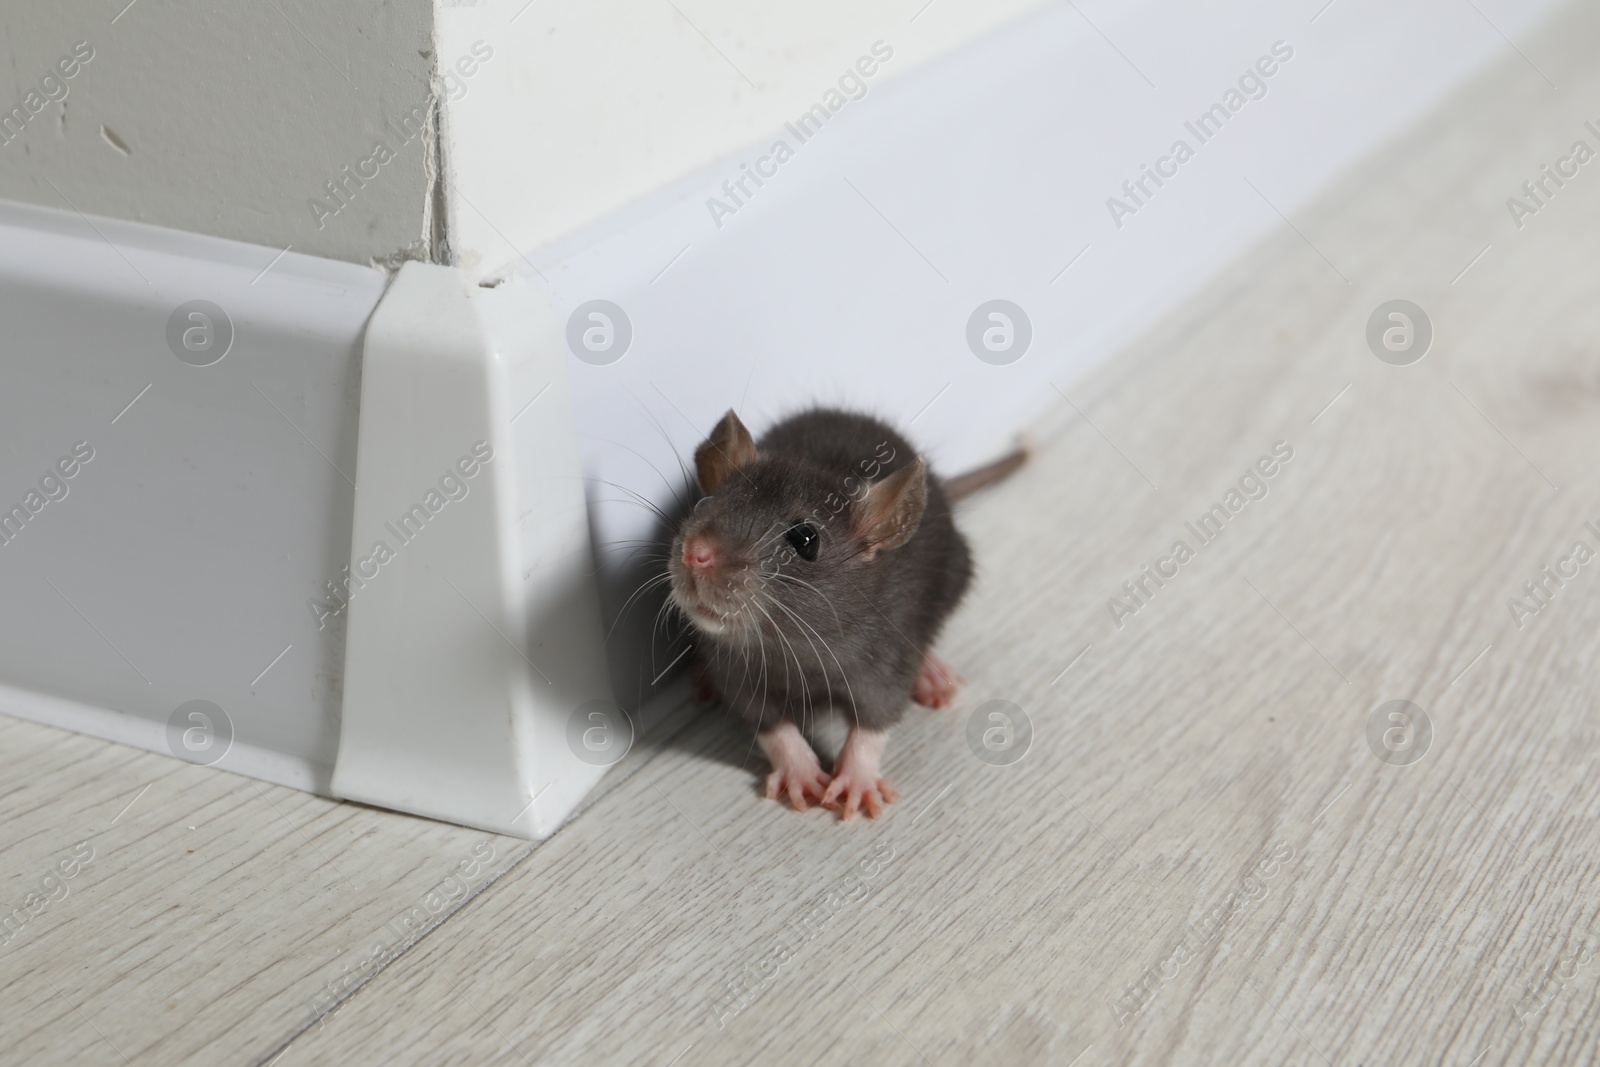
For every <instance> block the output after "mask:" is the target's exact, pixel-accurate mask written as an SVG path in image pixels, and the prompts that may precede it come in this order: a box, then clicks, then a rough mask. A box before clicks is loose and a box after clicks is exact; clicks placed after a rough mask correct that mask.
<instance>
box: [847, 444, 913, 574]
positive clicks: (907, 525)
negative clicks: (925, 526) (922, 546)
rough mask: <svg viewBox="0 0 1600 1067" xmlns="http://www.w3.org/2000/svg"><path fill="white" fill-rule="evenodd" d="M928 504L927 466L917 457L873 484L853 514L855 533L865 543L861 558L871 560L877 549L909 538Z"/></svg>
mask: <svg viewBox="0 0 1600 1067" xmlns="http://www.w3.org/2000/svg"><path fill="white" fill-rule="evenodd" d="M927 503H928V465H927V464H926V463H924V462H923V461H922V457H921V456H918V457H917V461H916V462H915V463H912V464H911V465H910V466H907V467H901V468H900V469H899V470H897V471H895V472H894V473H893V474H891V475H889V476H888V477H887V478H884V479H882V480H881V481H876V482H873V483H872V488H871V489H868V490H867V495H866V496H865V497H863V498H862V500H861V503H860V505H859V506H858V508H857V510H856V515H855V532H856V536H857V537H859V538H861V540H862V541H863V542H865V544H866V550H865V551H864V552H862V554H861V558H862V559H864V560H870V559H871V558H872V557H873V556H874V555H876V554H877V552H878V549H880V548H899V547H900V546H901V545H903V544H905V543H906V542H907V541H909V540H911V535H912V534H914V533H916V532H917V526H918V525H919V524H920V523H921V522H922V509H923V508H924V507H926V506H927Z"/></svg>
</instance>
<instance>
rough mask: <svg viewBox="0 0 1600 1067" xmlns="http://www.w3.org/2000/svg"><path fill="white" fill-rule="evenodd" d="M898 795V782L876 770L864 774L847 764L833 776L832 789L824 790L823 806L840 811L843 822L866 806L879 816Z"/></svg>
mask: <svg viewBox="0 0 1600 1067" xmlns="http://www.w3.org/2000/svg"><path fill="white" fill-rule="evenodd" d="M898 799H899V794H898V793H896V792H895V791H894V786H892V785H890V784H889V783H888V782H887V781H886V780H884V779H882V778H879V777H878V776H877V775H876V774H875V773H874V774H872V775H870V776H868V775H860V774H856V773H855V772H853V771H852V770H850V769H848V768H846V769H844V770H841V771H839V772H838V773H836V774H835V775H834V776H833V781H832V782H831V783H830V784H829V785H828V791H827V792H826V793H824V794H822V806H823V807H825V808H833V809H834V810H836V811H838V812H839V820H840V821H841V822H849V821H850V820H851V819H853V818H855V816H856V812H857V811H860V810H861V809H862V808H865V809H866V812H867V817H868V818H869V819H876V818H877V817H878V816H879V815H882V814H883V809H884V806H885V805H888V804H893V803H894V802H895V801H896V800H898Z"/></svg>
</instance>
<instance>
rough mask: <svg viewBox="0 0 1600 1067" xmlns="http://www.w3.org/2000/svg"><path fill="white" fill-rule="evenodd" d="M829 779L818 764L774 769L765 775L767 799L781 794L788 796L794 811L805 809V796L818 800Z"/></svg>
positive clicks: (775, 798)
mask: <svg viewBox="0 0 1600 1067" xmlns="http://www.w3.org/2000/svg"><path fill="white" fill-rule="evenodd" d="M831 781H832V778H831V777H830V776H829V774H828V773H827V772H826V771H824V770H823V769H822V768H821V767H820V766H815V767H811V768H801V769H798V770H789V769H787V768H785V769H782V770H776V771H773V772H772V773H771V774H769V775H767V799H768V800H777V799H778V796H779V794H782V795H784V796H786V797H788V798H789V803H790V804H791V805H792V806H793V807H794V810H795V811H805V810H806V797H808V796H809V797H813V798H815V799H816V800H817V801H819V802H820V801H821V800H822V797H823V791H824V790H825V789H826V788H827V787H828V784H829V783H830V782H831Z"/></svg>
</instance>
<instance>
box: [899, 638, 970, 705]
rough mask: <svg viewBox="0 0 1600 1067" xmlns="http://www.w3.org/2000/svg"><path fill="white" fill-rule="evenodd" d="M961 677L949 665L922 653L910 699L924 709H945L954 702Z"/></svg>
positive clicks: (935, 657) (931, 655)
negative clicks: (920, 665)
mask: <svg viewBox="0 0 1600 1067" xmlns="http://www.w3.org/2000/svg"><path fill="white" fill-rule="evenodd" d="M960 688H961V676H960V675H959V674H957V673H956V669H955V668H954V667H952V666H950V664H949V663H947V662H945V661H944V660H942V659H940V658H939V657H938V656H935V655H934V654H933V653H932V652H928V653H924V654H923V657H922V670H921V671H919V672H918V673H917V680H916V682H915V683H914V684H913V685H912V686H911V699H912V700H915V701H916V702H917V703H918V704H921V705H922V706H923V707H925V708H945V707H949V706H950V705H951V704H952V703H954V702H955V699H956V692H957V691H958V690H959V689H960Z"/></svg>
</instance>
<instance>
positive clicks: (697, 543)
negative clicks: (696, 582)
mask: <svg viewBox="0 0 1600 1067" xmlns="http://www.w3.org/2000/svg"><path fill="white" fill-rule="evenodd" d="M716 563H717V548H716V545H714V544H713V543H712V542H711V539H710V538H709V537H706V536H705V535H703V534H701V535H697V536H695V537H688V538H685V539H684V542H683V565H684V566H685V567H688V568H689V570H691V571H693V572H694V573H696V574H703V573H704V572H706V571H708V570H710V569H711V568H712V567H714V566H716Z"/></svg>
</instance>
